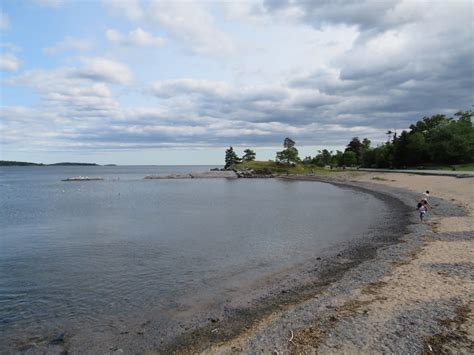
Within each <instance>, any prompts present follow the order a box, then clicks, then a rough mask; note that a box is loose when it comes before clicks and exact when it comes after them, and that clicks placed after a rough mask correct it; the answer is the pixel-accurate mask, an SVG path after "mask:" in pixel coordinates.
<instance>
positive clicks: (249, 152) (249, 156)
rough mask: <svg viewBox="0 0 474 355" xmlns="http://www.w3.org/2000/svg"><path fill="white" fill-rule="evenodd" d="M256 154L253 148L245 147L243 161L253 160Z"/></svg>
mask: <svg viewBox="0 0 474 355" xmlns="http://www.w3.org/2000/svg"><path fill="white" fill-rule="evenodd" d="M255 157H256V154H255V152H254V151H253V150H252V149H245V150H244V156H243V157H242V160H243V161H253V160H255Z"/></svg>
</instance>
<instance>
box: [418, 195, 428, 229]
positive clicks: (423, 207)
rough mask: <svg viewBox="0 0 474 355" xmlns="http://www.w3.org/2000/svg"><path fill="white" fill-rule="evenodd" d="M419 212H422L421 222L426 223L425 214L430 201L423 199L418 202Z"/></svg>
mask: <svg viewBox="0 0 474 355" xmlns="http://www.w3.org/2000/svg"><path fill="white" fill-rule="evenodd" d="M417 210H418V212H420V222H421V224H425V223H426V221H425V214H426V212H427V211H428V202H427V201H426V200H422V201H421V202H419V203H418V206H417Z"/></svg>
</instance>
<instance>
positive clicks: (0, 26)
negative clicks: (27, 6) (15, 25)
mask: <svg viewBox="0 0 474 355" xmlns="http://www.w3.org/2000/svg"><path fill="white" fill-rule="evenodd" d="M9 28H10V18H9V17H8V15H7V14H6V13H5V12H3V11H1V10H0V30H8V29H9Z"/></svg>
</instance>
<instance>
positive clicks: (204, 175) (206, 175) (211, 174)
mask: <svg viewBox="0 0 474 355" xmlns="http://www.w3.org/2000/svg"><path fill="white" fill-rule="evenodd" d="M237 177H238V176H237V174H236V173H235V172H234V171H203V172H194V173H177V174H170V175H165V176H159V175H148V176H145V179H147V180H150V179H215V178H228V179H229V178H230V179H232V178H237Z"/></svg>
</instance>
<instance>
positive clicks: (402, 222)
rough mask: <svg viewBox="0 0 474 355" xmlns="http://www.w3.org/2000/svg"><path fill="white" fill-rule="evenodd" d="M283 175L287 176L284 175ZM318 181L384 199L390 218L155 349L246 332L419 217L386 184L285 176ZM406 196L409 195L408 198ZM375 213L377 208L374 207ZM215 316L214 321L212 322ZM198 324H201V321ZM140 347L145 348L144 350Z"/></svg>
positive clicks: (196, 346) (394, 239)
mask: <svg viewBox="0 0 474 355" xmlns="http://www.w3.org/2000/svg"><path fill="white" fill-rule="evenodd" d="M285 179H287V178H285ZM289 179H294V180H304V181H317V182H324V183H329V184H333V185H336V186H338V187H341V188H346V189H353V190H357V191H360V192H363V193H368V194H370V195H372V196H374V197H376V198H378V199H381V200H383V201H384V202H385V203H386V204H388V205H389V207H390V209H391V215H392V216H391V220H390V221H387V223H384V222H385V221H384V222H381V225H380V227H379V228H376V229H374V230H370V231H368V232H367V235H365V236H364V237H363V238H359V239H356V240H353V241H351V242H349V243H345V244H344V245H339V246H338V247H335V248H331V249H330V250H326V253H325V254H324V256H322V257H317V258H316V257H315V259H314V260H312V262H311V264H307V265H300V266H299V267H298V268H295V270H294V273H293V275H297V277H296V278H295V277H293V278H290V279H288V278H280V279H279V278H278V276H277V277H276V278H275V279H274V280H272V282H270V283H269V284H268V285H267V287H266V290H265V292H264V293H263V294H261V295H260V296H259V297H258V298H257V299H254V300H253V301H251V302H250V303H249V304H247V306H243V307H238V308H234V309H228V310H226V311H225V312H223V314H220V315H219V316H220V318H219V316H215V315H214V316H210V317H209V318H208V319H211V322H206V320H207V319H206V318H205V317H203V321H204V322H203V321H201V322H199V321H197V322H196V323H195V324H192V325H191V326H188V327H189V329H190V330H189V331H185V332H182V333H181V334H180V335H178V336H177V337H175V338H173V339H170V340H168V341H163V342H161V343H160V346H159V347H158V348H156V349H154V350H156V351H158V352H159V353H182V352H192V353H194V352H199V351H203V350H205V349H208V348H210V347H212V346H213V345H216V344H219V343H222V342H226V341H229V340H231V339H233V338H236V337H238V336H239V335H240V334H243V333H245V332H246V331H249V330H250V329H251V328H252V326H253V325H254V324H256V323H257V322H258V321H259V320H261V319H264V318H265V317H267V316H269V315H270V314H272V313H274V312H278V311H284V310H285V309H288V308H289V307H292V306H294V305H296V304H300V303H302V302H304V301H306V300H308V299H310V298H313V297H315V295H317V294H318V293H321V292H322V291H323V290H324V289H325V288H327V287H328V286H329V285H331V284H333V283H336V282H337V281H339V280H341V279H342V277H343V276H344V275H345V274H346V273H347V272H348V271H349V270H351V269H353V268H355V267H357V266H358V265H360V264H362V263H363V262H366V261H368V260H372V259H374V258H375V257H376V255H377V251H378V250H379V249H381V248H383V247H386V246H389V245H393V244H397V243H399V242H400V239H401V238H402V237H403V236H404V235H405V234H406V233H407V232H408V228H409V226H411V225H413V224H414V223H416V222H417V219H416V216H415V215H414V214H413V209H412V206H411V205H410V202H411V198H412V197H413V194H412V193H411V192H407V191H403V193H404V196H403V197H404V198H401V195H400V193H402V191H400V190H399V189H393V190H392V191H389V190H390V189H387V188H385V187H381V186H376V185H374V184H362V183H352V182H342V183H341V182H337V181H331V180H327V179H318V178H301V177H298V178H291V177H290V178H289ZM407 195H409V196H410V197H408V198H407ZM374 213H376V212H374ZM213 320H214V321H215V320H218V321H216V322H213ZM199 323H201V324H199ZM203 323H204V324H203ZM143 350H144V349H143Z"/></svg>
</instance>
